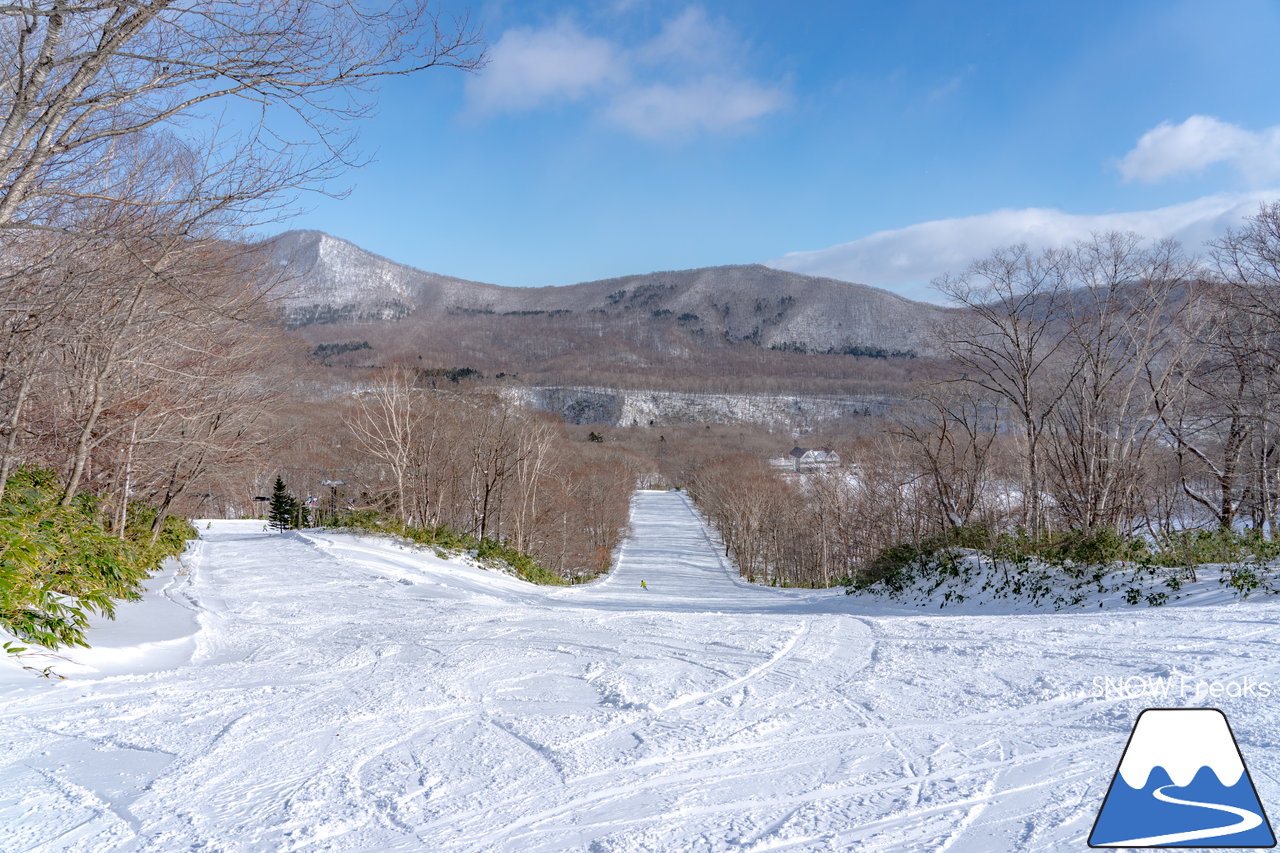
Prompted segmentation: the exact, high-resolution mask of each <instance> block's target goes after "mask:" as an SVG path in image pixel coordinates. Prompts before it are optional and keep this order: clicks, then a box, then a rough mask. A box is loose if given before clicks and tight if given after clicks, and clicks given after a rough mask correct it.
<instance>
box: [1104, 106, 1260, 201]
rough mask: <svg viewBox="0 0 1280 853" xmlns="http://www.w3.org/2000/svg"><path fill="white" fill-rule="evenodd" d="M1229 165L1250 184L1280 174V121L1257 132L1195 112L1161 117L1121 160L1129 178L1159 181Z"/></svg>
mask: <svg viewBox="0 0 1280 853" xmlns="http://www.w3.org/2000/svg"><path fill="white" fill-rule="evenodd" d="M1215 163H1229V164H1231V165H1232V166H1233V167H1234V168H1235V169H1236V170H1237V171H1238V172H1239V173H1240V174H1241V176H1242V177H1243V178H1244V179H1245V180H1246V181H1247V182H1248V183H1249V184H1251V185H1253V186H1260V185H1262V184H1265V183H1268V182H1270V181H1272V180H1274V179H1275V178H1277V177H1280V126H1276V127H1270V128H1267V129H1265V130H1262V131H1259V132H1256V133H1255V132H1253V131H1249V130H1245V129H1244V128H1242V127H1239V126H1238V125H1234V124H1230V123H1228V122H1224V121H1219V120H1218V119H1216V118H1213V117H1212V116H1201V115H1194V116H1191V117H1190V118H1189V119H1187V120H1186V121H1184V122H1182V124H1170V123H1169V122H1167V121H1166V122H1161V123H1160V124H1159V125H1157V126H1156V127H1154V128H1152V129H1151V130H1149V131H1147V132H1146V133H1144V134H1143V135H1142V138H1141V139H1139V140H1138V144H1137V145H1136V146H1134V148H1133V150H1132V151H1130V152H1129V153H1128V154H1126V155H1125V156H1124V159H1123V160H1121V161H1120V172H1121V174H1122V175H1124V178H1125V180H1126V181H1133V180H1137V181H1146V182H1153V181H1159V180H1162V179H1164V178H1170V177H1173V176H1175V175H1182V174H1186V173H1189V172H1199V171H1200V170H1202V169H1204V168H1206V167H1208V166H1212V165H1214V164H1215Z"/></svg>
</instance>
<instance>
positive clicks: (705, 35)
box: [636, 6, 734, 67]
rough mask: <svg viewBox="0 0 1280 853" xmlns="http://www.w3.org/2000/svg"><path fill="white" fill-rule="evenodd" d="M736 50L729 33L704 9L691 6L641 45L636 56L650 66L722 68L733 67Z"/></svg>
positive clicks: (664, 24)
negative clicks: (670, 65)
mask: <svg viewBox="0 0 1280 853" xmlns="http://www.w3.org/2000/svg"><path fill="white" fill-rule="evenodd" d="M733 49H734V45H733V40H732V38H731V37H730V35H729V32H728V30H727V29H726V28H725V27H724V26H723V25H717V24H715V23H713V22H712V21H711V19H710V18H708V17H707V13H706V12H705V11H703V9H702V7H701V6H690V7H689V8H687V9H685V10H684V11H683V12H681V13H680V14H679V15H676V16H675V17H674V18H671V19H669V20H667V21H666V22H665V23H663V25H662V31H661V32H660V33H658V35H657V36H656V37H655V38H654V39H653V40H651V41H649V42H648V43H646V44H644V45H641V46H640V48H639V49H638V50H637V51H636V56H637V58H638V59H639V60H640V61H642V62H648V63H651V64H660V63H674V64H676V65H680V66H686V67H698V66H717V65H719V66H723V65H728V64H731V62H732V54H733Z"/></svg>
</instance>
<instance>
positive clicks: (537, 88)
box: [467, 19, 627, 113]
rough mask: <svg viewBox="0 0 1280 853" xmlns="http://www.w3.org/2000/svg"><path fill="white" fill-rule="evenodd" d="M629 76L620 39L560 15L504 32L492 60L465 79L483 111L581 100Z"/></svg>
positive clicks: (476, 106)
mask: <svg viewBox="0 0 1280 853" xmlns="http://www.w3.org/2000/svg"><path fill="white" fill-rule="evenodd" d="M626 76H627V71H626V63H625V62H624V60H623V58H622V55H621V52H620V51H619V50H618V47H617V45H615V44H613V43H612V42H610V41H608V40H607V39H602V38H596V37H593V36H589V35H587V34H585V33H583V32H582V31H581V30H580V29H578V27H577V26H576V25H575V24H574V23H573V22H572V21H570V20H568V19H561V20H559V21H557V22H556V23H555V24H554V25H552V26H550V27H546V28H543V29H536V30H535V29H528V28H517V29H510V30H507V31H506V32H505V33H503V34H502V37H501V38H499V39H498V41H497V42H496V43H495V44H494V45H493V47H492V48H490V49H489V65H488V66H487V67H486V68H485V69H484V71H483V72H482V73H480V74H478V75H476V76H474V77H471V78H469V79H468V80H467V98H468V100H469V101H470V103H471V107H472V109H474V110H475V111H477V112H480V113H494V112H502V111H520V110H528V109H533V108H534V107H537V106H540V105H542V104H543V103H546V102H548V101H555V100H577V99H579V98H582V97H584V96H585V95H587V94H589V93H591V92H593V91H597V90H600V89H603V88H605V87H607V86H609V85H611V84H615V83H617V82H619V81H620V80H623V79H625V77H626Z"/></svg>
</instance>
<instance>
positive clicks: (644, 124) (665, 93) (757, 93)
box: [605, 77, 788, 139]
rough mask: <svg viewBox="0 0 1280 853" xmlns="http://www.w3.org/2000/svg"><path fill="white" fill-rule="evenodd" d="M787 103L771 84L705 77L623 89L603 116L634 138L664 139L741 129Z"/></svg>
mask: <svg viewBox="0 0 1280 853" xmlns="http://www.w3.org/2000/svg"><path fill="white" fill-rule="evenodd" d="M787 100H788V96H787V93H786V91H785V90H783V89H782V88H780V87H777V86H762V85H760V84H758V83H756V82H754V81H752V80H734V79H730V78H718V77H709V78H707V79H704V80H698V81H693V82H689V83H681V84H676V85H672V84H668V83H654V84H652V85H649V86H643V87H634V88H630V89H627V90H626V91H623V92H619V93H618V95H617V97H615V98H614V99H613V101H612V103H610V104H609V106H608V108H607V109H606V110H605V115H606V116H607V117H608V118H609V119H610V120H611V121H613V122H615V123H616V124H618V125H620V126H622V127H624V128H626V129H627V130H630V131H631V132H632V133H635V134H636V135H638V136H647V137H651V138H654V139H670V138H672V137H681V136H684V135H687V134H689V133H691V132H694V131H697V130H710V131H726V130H732V129H734V128H739V127H743V126H746V125H748V124H749V123H750V122H752V121H753V120H755V119H758V118H760V117H761V116H763V115H767V114H768V113H771V112H773V111H774V110H777V109H779V108H781V107H782V106H784V105H785V104H786V103H787Z"/></svg>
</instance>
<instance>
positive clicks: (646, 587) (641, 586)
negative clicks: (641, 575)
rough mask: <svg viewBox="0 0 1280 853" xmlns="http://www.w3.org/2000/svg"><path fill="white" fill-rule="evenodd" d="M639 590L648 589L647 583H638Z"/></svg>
mask: <svg viewBox="0 0 1280 853" xmlns="http://www.w3.org/2000/svg"><path fill="white" fill-rule="evenodd" d="M640 588H641V589H648V588H649V585H648V584H647V583H645V582H644V581H640Z"/></svg>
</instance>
